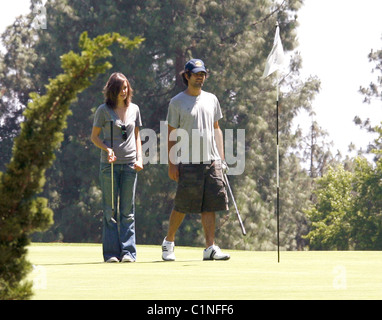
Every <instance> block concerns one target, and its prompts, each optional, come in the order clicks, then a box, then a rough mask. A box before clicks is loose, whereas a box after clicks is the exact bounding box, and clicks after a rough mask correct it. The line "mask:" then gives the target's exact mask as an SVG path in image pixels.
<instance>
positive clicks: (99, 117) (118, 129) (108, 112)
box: [93, 103, 142, 164]
mask: <svg viewBox="0 0 382 320" xmlns="http://www.w3.org/2000/svg"><path fill="white" fill-rule="evenodd" d="M127 112H128V113H127V119H126V122H125V123H123V122H122V121H121V120H120V118H119V116H118V115H117V113H116V112H115V111H114V110H113V109H111V108H109V107H108V106H107V105H106V104H102V105H100V106H99V107H98V108H97V111H96V113H95V117H94V122H93V127H98V128H101V135H100V137H101V139H103V143H104V144H105V145H107V146H108V147H110V146H111V143H110V138H111V131H110V121H111V120H113V121H114V125H113V149H114V154H115V156H116V157H117V160H116V161H115V162H114V163H115V164H130V163H134V162H135V161H136V158H137V154H136V152H137V147H136V142H135V127H140V126H142V120H141V114H140V111H139V107H138V106H137V105H136V104H134V103H130V104H129V107H128V111H127ZM125 128H126V137H127V139H126V140H125V139H124V138H123V133H124V131H125V130H124V129H125ZM101 162H103V163H108V160H107V152H106V151H104V150H101Z"/></svg>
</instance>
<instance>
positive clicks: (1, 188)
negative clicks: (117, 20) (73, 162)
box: [0, 32, 142, 299]
mask: <svg viewBox="0 0 382 320" xmlns="http://www.w3.org/2000/svg"><path fill="white" fill-rule="evenodd" d="M141 41H142V39H139V38H136V39H135V40H133V41H132V40H129V39H128V38H126V37H122V36H121V35H119V34H118V33H113V34H106V35H103V36H98V37H97V38H95V39H94V40H91V39H89V38H88V36H87V33H86V32H85V33H83V34H82V35H81V37H80V42H79V46H80V48H81V54H77V53H74V52H73V51H71V52H69V53H67V54H65V55H63V56H62V58H61V63H62V68H63V69H64V71H65V73H63V74H60V75H58V76H57V77H56V78H55V79H53V80H50V81H49V84H48V85H47V86H46V94H45V95H42V96H41V95H39V94H37V93H31V94H30V99H31V100H32V101H31V102H30V103H29V104H28V107H27V108H26V110H25V112H24V114H23V115H24V117H25V121H24V122H23V123H22V125H21V132H20V135H19V136H18V137H17V138H16V139H15V141H14V147H13V155H12V159H11V161H10V163H9V164H8V166H7V170H6V171H5V172H4V173H3V174H1V176H0V229H1V234H0V298H2V299H26V298H29V297H30V296H31V293H32V292H31V283H30V282H22V280H23V279H24V278H25V276H26V275H27V273H28V272H29V271H30V264H29V263H28V262H27V261H26V251H27V249H26V246H27V245H28V244H29V235H30V234H31V233H32V232H34V231H36V230H44V229H46V228H47V227H48V226H49V225H50V224H51V223H52V218H53V212H52V210H51V209H50V208H49V207H48V205H47V202H48V201H47V199H45V198H42V197H38V196H37V195H38V194H39V193H41V192H42V190H43V187H44V184H45V171H46V169H47V168H49V167H50V166H51V165H52V163H53V161H54V158H55V156H54V151H55V150H56V149H57V148H58V147H59V146H60V143H61V142H62V140H63V130H64V129H65V128H66V125H67V122H66V119H67V116H68V115H69V114H70V113H71V112H70V109H69V107H70V105H71V103H72V102H73V101H74V100H75V99H76V96H77V94H78V93H79V92H81V91H83V90H84V89H85V88H87V87H89V86H90V85H91V81H92V80H93V79H94V78H95V77H96V76H97V75H98V74H99V73H104V72H105V71H106V70H107V69H110V68H111V65H110V63H109V62H102V60H103V59H105V58H107V57H109V56H110V55H111V52H110V51H109V49H108V47H109V46H111V45H112V44H113V43H118V44H119V45H121V46H122V47H123V48H124V49H133V48H135V47H137V45H138V44H139V43H140V42H141Z"/></svg>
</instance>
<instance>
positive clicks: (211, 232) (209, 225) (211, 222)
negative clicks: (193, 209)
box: [202, 212, 216, 248]
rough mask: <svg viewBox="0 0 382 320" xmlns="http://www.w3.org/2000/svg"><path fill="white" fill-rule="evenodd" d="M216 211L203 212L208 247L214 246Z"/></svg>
mask: <svg viewBox="0 0 382 320" xmlns="http://www.w3.org/2000/svg"><path fill="white" fill-rule="evenodd" d="M215 219H216V217H215V212H203V213H202V225H203V230H204V237H205V239H206V248H208V247H210V246H212V245H213V244H214V240H215Z"/></svg>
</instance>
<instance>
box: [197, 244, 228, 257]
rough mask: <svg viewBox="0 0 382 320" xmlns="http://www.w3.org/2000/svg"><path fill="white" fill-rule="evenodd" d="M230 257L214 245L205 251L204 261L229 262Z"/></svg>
mask: <svg viewBox="0 0 382 320" xmlns="http://www.w3.org/2000/svg"><path fill="white" fill-rule="evenodd" d="M229 258H230V255H229V254H227V253H223V252H222V251H221V250H220V248H219V247H218V246H216V245H212V246H210V247H209V248H207V249H204V251H203V260H228V259H229Z"/></svg>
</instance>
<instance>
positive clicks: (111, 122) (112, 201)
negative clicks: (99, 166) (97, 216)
mask: <svg viewBox="0 0 382 320" xmlns="http://www.w3.org/2000/svg"><path fill="white" fill-rule="evenodd" d="M113 127H114V121H113V120H111V121H110V147H111V149H112V150H113V152H114V149H113V147H114V143H113V140H114V135H113V131H114V130H113ZM114 211H115V208H114V162H112V163H111V221H112V222H114V223H115V222H116V221H115V219H114Z"/></svg>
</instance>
